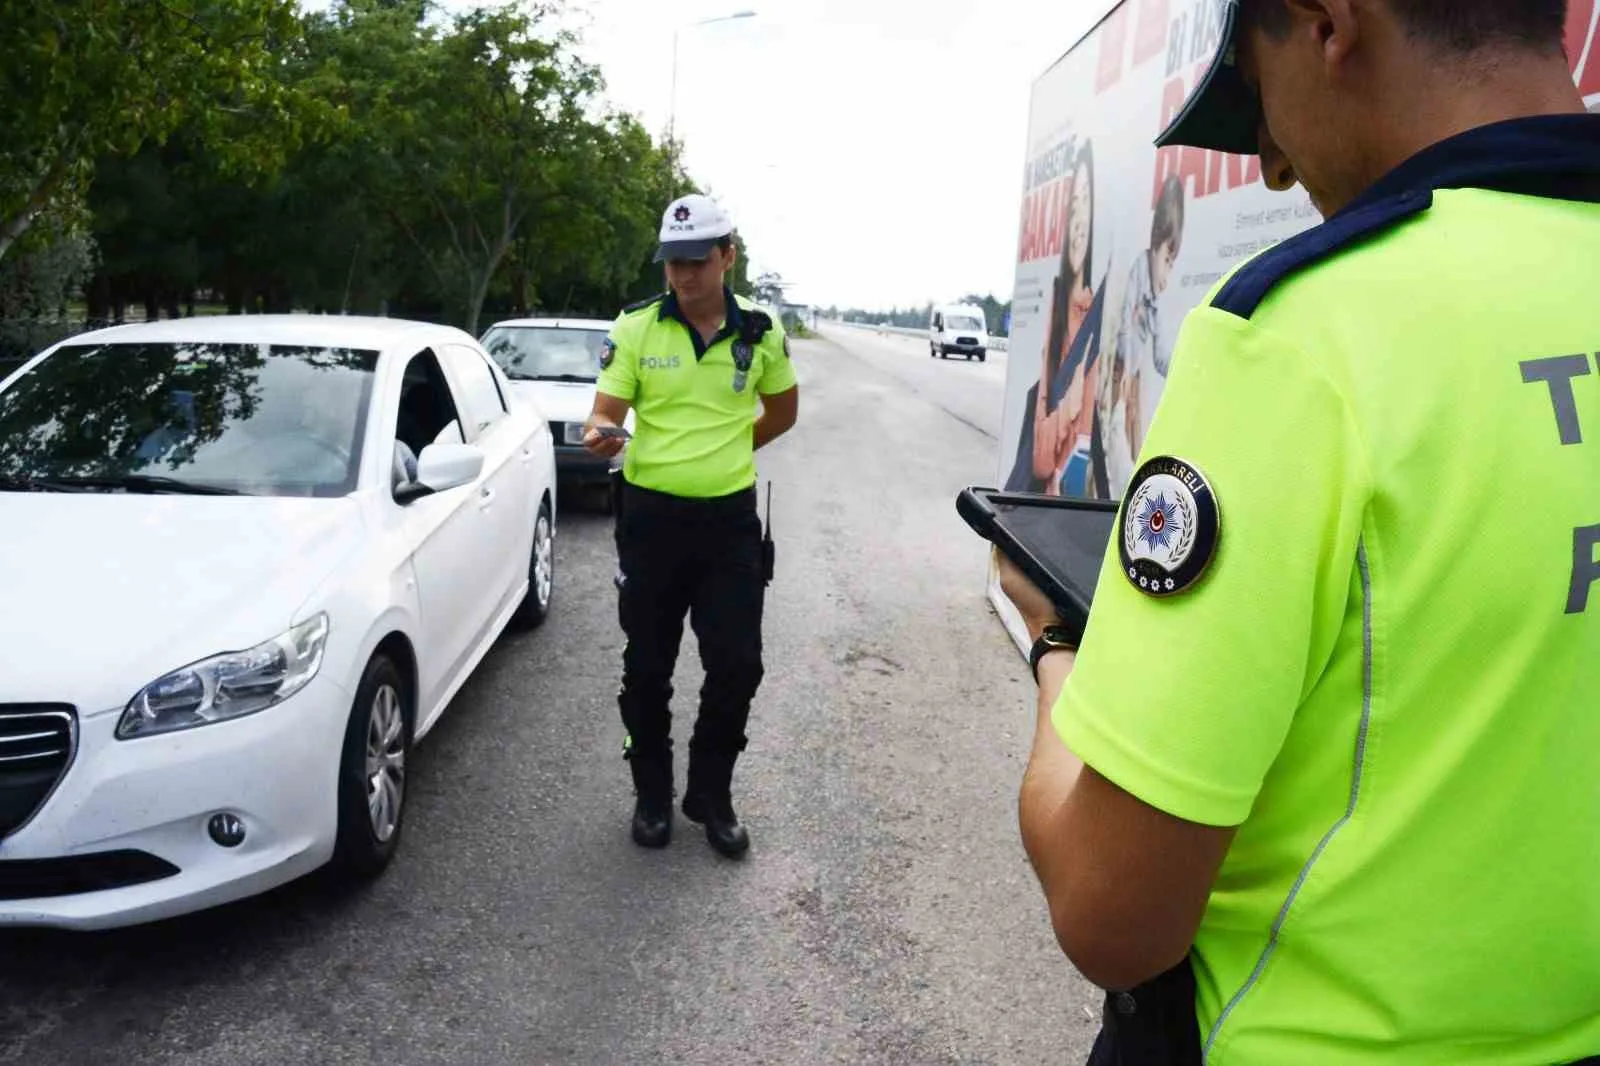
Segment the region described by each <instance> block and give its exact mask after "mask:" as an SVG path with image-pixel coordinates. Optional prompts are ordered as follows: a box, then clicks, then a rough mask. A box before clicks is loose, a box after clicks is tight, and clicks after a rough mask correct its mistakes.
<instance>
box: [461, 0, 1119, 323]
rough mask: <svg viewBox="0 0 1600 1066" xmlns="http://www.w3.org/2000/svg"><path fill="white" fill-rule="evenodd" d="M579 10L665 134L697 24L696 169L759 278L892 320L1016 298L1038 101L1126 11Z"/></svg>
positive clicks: (618, 84)
mask: <svg viewBox="0 0 1600 1066" xmlns="http://www.w3.org/2000/svg"><path fill="white" fill-rule="evenodd" d="M442 2H443V6H445V7H448V8H467V7H471V6H473V4H472V3H471V2H470V0H442ZM570 2H571V3H572V6H573V7H574V8H575V9H578V10H586V11H587V14H586V16H584V17H583V18H582V19H581V22H580V25H581V29H582V32H583V35H584V38H585V44H584V52H585V54H586V56H587V58H588V59H589V60H590V61H591V62H594V63H596V64H597V65H599V66H600V67H601V69H602V70H603V72H604V74H605V77H606V81H607V96H608V98H609V99H610V100H611V101H612V102H613V103H614V104H615V105H616V106H618V107H619V108H621V109H624V110H627V111H631V112H633V113H635V114H636V115H638V116H639V117H640V118H641V119H642V120H643V121H644V122H645V124H646V125H647V126H648V128H649V129H650V130H651V132H652V133H654V134H657V135H659V134H660V133H661V132H662V131H663V130H664V129H665V128H666V125H667V119H668V115H669V111H670V110H671V108H670V106H669V104H670V100H671V98H672V68H673V63H672V59H673V33H674V29H675V28H682V29H681V33H680V34H679V44H678V91H677V107H676V121H677V130H678V134H679V136H680V137H681V138H682V139H683V140H684V141H685V163H686V165H687V166H688V168H689V170H690V173H692V174H693V175H694V176H695V177H696V178H697V179H698V180H699V181H700V182H701V183H702V184H703V185H704V186H706V187H707V188H708V191H710V192H712V193H713V194H714V195H716V196H717V197H718V198H719V199H720V200H721V201H722V202H723V203H724V204H725V205H726V206H727V207H728V209H729V210H730V211H731V212H732V213H733V215H734V221H735V223H736V224H737V225H738V226H739V228H740V231H741V232H742V233H743V234H744V236H745V239H746V240H747V241H748V242H749V245H750V251H751V259H752V263H751V265H752V267H753V268H755V270H775V271H777V272H778V273H780V274H782V275H783V276H784V277H785V278H786V279H789V280H791V281H792V282H793V283H794V287H793V288H792V289H791V290H790V291H789V296H790V298H791V299H795V300H799V301H803V302H809V303H815V304H820V305H823V306H826V305H828V304H834V303H837V304H839V305H840V306H847V305H850V306H862V307H873V308H876V307H887V306H888V305H891V304H899V305H906V304H913V303H915V304H920V303H922V302H923V301H925V300H930V299H931V300H945V299H951V298H955V297H958V296H961V295H964V294H966V293H968V292H976V293H978V294H980V295H982V294H984V293H989V292H993V293H994V294H995V295H996V296H998V297H999V298H1000V299H1002V300H1004V299H1007V298H1009V296H1010V294H1011V286H1012V273H1013V266H1014V262H1013V261H1014V259H1015V249H1016V239H1017V225H1018V214H1019V211H1020V209H1021V175H1022V165H1023V159H1024V155H1025V150H1026V144H1025V136H1026V129H1027V119H1028V91H1029V88H1030V86H1031V85H1032V82H1033V80H1034V79H1035V78H1037V77H1038V76H1039V75H1040V74H1042V73H1043V72H1044V70H1045V69H1046V68H1047V67H1048V66H1050V64H1051V63H1053V62H1054V61H1055V60H1056V59H1057V58H1058V57H1059V56H1060V55H1061V54H1062V53H1063V52H1065V51H1066V50H1067V49H1068V48H1069V47H1070V46H1071V45H1072V44H1073V42H1075V41H1076V40H1077V39H1078V37H1079V36H1081V35H1082V34H1083V33H1084V32H1085V31H1087V30H1088V29H1089V28H1090V27H1091V26H1092V25H1093V24H1094V22H1095V21H1096V20H1097V19H1098V18H1099V17H1100V15H1102V14H1103V13H1104V12H1105V10H1106V9H1107V8H1109V7H1110V6H1111V5H1110V3H1109V2H1106V0H1055V2H1050V0H1046V2H1043V3H1041V2H1039V0H984V2H982V3H972V2H960V3H957V2H953V0H570ZM744 10H753V11H755V12H756V14H755V16H754V17H751V18H744V19H738V20H734V21H727V22H717V23H712V24H708V25H703V26H699V27H693V28H690V27H689V24H690V23H693V22H695V21H697V20H699V19H705V18H714V17H717V16H722V15H728V14H732V13H734V12H737V11H744ZM753 272H754V271H753ZM753 272H752V273H753Z"/></svg>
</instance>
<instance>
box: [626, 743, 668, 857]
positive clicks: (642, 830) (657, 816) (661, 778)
mask: <svg viewBox="0 0 1600 1066" xmlns="http://www.w3.org/2000/svg"><path fill="white" fill-rule="evenodd" d="M628 768H629V769H630V770H632V771H633V789H634V792H635V793H636V798H635V800H634V804H633V842H634V843H635V844H637V845H639V846H640V847H641V848H664V847H666V846H667V844H668V843H670V842H671V840H672V752H670V751H668V752H663V753H661V754H659V755H644V754H640V753H638V752H633V753H631V754H629V756H628Z"/></svg>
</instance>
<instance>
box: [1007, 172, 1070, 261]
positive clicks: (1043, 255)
mask: <svg viewBox="0 0 1600 1066" xmlns="http://www.w3.org/2000/svg"><path fill="white" fill-rule="evenodd" d="M1071 184H1072V179H1071V178H1061V179H1059V180H1056V181H1053V182H1051V183H1050V184H1048V185H1045V186H1043V187H1041V188H1038V189H1035V190H1033V191H1032V192H1030V193H1028V194H1027V196H1025V197H1023V201H1022V238H1021V240H1019V241H1018V242H1017V245H1018V252H1017V261H1018V262H1022V263H1029V262H1032V261H1033V260H1035V259H1048V258H1050V257H1051V256H1057V255H1060V254H1061V246H1062V243H1063V242H1064V241H1065V240H1066V235H1067V205H1068V203H1069V202H1070V201H1071V197H1070V196H1069V195H1068V192H1067V189H1068V186H1069V185H1071Z"/></svg>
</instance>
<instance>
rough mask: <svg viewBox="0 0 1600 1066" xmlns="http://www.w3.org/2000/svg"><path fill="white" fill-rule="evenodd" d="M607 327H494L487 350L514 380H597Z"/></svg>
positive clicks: (487, 338) (485, 338)
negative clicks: (604, 328)
mask: <svg viewBox="0 0 1600 1066" xmlns="http://www.w3.org/2000/svg"><path fill="white" fill-rule="evenodd" d="M607 332H608V331H607V330H603V329H559V328H557V327H555V326H494V327H493V328H491V329H490V330H489V332H487V333H485V334H484V335H483V347H484V350H485V351H487V352H488V353H489V358H491V359H493V360H494V361H495V362H496V363H498V364H500V369H501V370H503V371H505V375H506V377H508V378H510V379H511V380H512V381H571V380H574V379H575V380H578V381H595V380H597V379H598V378H599V377H600V351H601V349H602V348H603V347H604V345H605V342H606V336H607Z"/></svg>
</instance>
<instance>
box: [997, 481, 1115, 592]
mask: <svg viewBox="0 0 1600 1066" xmlns="http://www.w3.org/2000/svg"><path fill="white" fill-rule="evenodd" d="M995 512H996V518H997V520H998V521H999V523H1000V524H1001V525H1003V526H1005V527H1006V529H1008V530H1009V531H1010V532H1011V535H1012V536H1013V537H1015V538H1016V539H1017V540H1018V541H1020V542H1021V543H1022V545H1023V547H1025V548H1027V549H1028V550H1029V551H1030V552H1032V553H1033V554H1034V555H1035V556H1036V557H1037V558H1038V559H1039V561H1040V562H1041V563H1043V564H1044V566H1045V568H1046V569H1047V570H1049V571H1050V573H1052V574H1054V575H1056V576H1057V577H1059V578H1061V579H1062V581H1063V582H1064V583H1065V584H1067V585H1069V586H1071V587H1072V588H1074V589H1076V590H1077V591H1078V592H1079V593H1081V594H1082V595H1083V598H1084V600H1085V601H1088V600H1092V599H1093V598H1094V587H1095V584H1096V583H1097V582H1098V581H1099V580H1100V565H1101V562H1102V561H1103V560H1104V559H1105V554H1106V548H1107V547H1109V546H1110V544H1111V536H1112V534H1113V533H1114V532H1115V531H1116V524H1117V512H1115V511H1110V510H1107V511H1091V510H1068V509H1066V508H1061V507H1018V506H1016V505H1013V504H1003V503H996V504H995Z"/></svg>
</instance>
